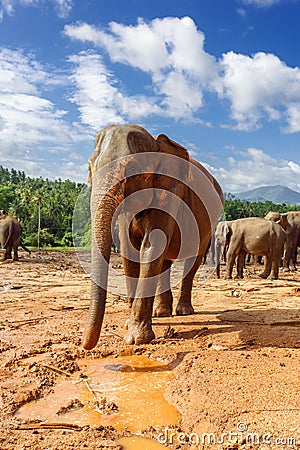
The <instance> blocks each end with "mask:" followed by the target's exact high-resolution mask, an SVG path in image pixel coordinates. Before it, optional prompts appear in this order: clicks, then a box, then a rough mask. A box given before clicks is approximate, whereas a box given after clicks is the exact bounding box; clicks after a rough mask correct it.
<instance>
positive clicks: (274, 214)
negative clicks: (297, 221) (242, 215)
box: [265, 211, 281, 222]
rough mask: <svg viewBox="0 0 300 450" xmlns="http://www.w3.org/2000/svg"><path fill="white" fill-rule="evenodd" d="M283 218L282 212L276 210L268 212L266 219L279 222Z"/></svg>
mask: <svg viewBox="0 0 300 450" xmlns="http://www.w3.org/2000/svg"><path fill="white" fill-rule="evenodd" d="M280 218H281V214H280V213H279V212H276V211H269V212H268V214H267V215H266V216H265V219H266V220H273V222H278V221H279V220H280Z"/></svg>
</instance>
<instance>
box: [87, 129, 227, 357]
mask: <svg viewBox="0 0 300 450" xmlns="http://www.w3.org/2000/svg"><path fill="white" fill-rule="evenodd" d="M89 180H90V181H91V184H92V192H91V219H92V247H91V249H92V256H91V257H92V260H91V279H92V281H91V304H90V309H89V316H88V319H87V325H86V330H85V336H84V340H83V347H84V348H85V349H92V348H93V347H94V346H95V345H96V344H97V342H98V339H99V335H100V331H101V326H102V321H103V317H104V311H105V303H106V294H107V278H108V262H109V259H110V252H111V244H112V233H111V230H113V229H114V223H115V222H114V220H115V219H114V218H115V216H116V214H117V212H119V215H118V219H117V221H118V224H119V237H120V247H121V255H122V262H123V268H124V272H125V277H126V285H127V295H128V300H129V319H128V322H127V332H126V334H125V337H124V339H125V342H126V343H128V344H142V343H148V342H150V341H151V340H152V339H154V338H155V335H154V332H153V330H152V315H153V306H154V299H155V300H156V304H157V306H156V309H155V311H154V314H155V315H156V316H169V315H171V314H172V302H173V298H172V293H171V285H170V269H171V265H172V262H173V261H176V259H181V260H184V271H183V277H182V282H181V288H180V291H179V296H178V304H177V308H176V313H177V314H180V315H183V314H192V313H193V307H192V304H191V290H192V283H193V277H194V275H195V273H196V271H197V269H198V267H199V265H200V263H201V261H202V259H203V256H204V253H205V251H206V249H207V246H208V243H209V241H210V238H211V235H212V232H213V229H214V227H215V224H216V223H217V220H218V217H219V215H220V213H221V212H222V207H223V195H222V191H221V188H220V186H219V184H218V183H217V181H216V180H215V179H214V178H213V177H212V176H211V175H210V174H209V173H208V171H207V170H206V169H205V168H204V167H202V166H201V164H199V163H198V162H196V161H195V160H193V159H191V158H190V157H189V154H188V152H187V150H186V149H185V148H184V147H182V146H181V145H179V144H177V143H176V142H174V141H172V140H171V139H169V138H168V137H167V136H165V135H163V134H161V135H159V136H157V137H153V136H152V135H151V134H149V133H148V132H147V131H146V130H145V129H144V128H142V127H140V126H138V125H123V126H117V125H112V126H108V127H106V128H104V129H103V130H102V131H101V132H100V133H99V134H98V135H97V137H96V142H95V150H94V152H93V154H92V156H91V158H90V159H89ZM195 181H196V182H197V183H195ZM189 185H190V186H192V185H197V187H196V188H195V190H196V191H197V188H198V187H200V191H201V192H200V195H199V192H195V191H193V190H192V189H189V187H188V186H189ZM181 224H183V225H184V226H182V227H180V225H181ZM181 232H183V233H185V234H187V235H188V237H189V238H190V239H189V238H188V239H187V240H186V242H184V245H182V240H181V237H182V236H181ZM197 233H198V234H197ZM197 236H198V237H199V239H198V238H197ZM183 241H184V239H183Z"/></svg>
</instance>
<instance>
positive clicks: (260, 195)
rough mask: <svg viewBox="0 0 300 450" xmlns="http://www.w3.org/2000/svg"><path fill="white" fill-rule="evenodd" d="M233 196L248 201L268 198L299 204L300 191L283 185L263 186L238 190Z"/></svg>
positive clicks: (259, 200) (273, 200)
mask: <svg viewBox="0 0 300 450" xmlns="http://www.w3.org/2000/svg"><path fill="white" fill-rule="evenodd" d="M235 197H237V198H239V199H241V200H248V201H249V202H264V201H266V200H269V201H271V202H273V203H285V204H287V205H288V204H290V205H297V204H300V193H299V192H296V191H293V190H292V189H289V188H287V187H285V186H281V185H277V186H263V187H260V188H257V189H252V190H251V191H246V192H240V193H238V194H235Z"/></svg>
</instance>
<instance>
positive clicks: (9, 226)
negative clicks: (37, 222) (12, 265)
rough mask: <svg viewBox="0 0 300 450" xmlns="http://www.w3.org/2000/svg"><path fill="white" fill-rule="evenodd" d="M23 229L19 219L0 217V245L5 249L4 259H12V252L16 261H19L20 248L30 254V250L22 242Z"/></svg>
mask: <svg viewBox="0 0 300 450" xmlns="http://www.w3.org/2000/svg"><path fill="white" fill-rule="evenodd" d="M21 234H22V227H21V224H20V222H19V221H18V219H17V217H15V216H5V215H2V216H1V217H0V244H1V246H2V248H4V249H5V253H4V259H5V260H6V259H11V258H12V250H13V251H14V257H13V260H14V261H18V260H19V256H18V247H19V246H21V247H22V248H23V249H24V250H26V251H27V252H28V253H29V254H30V250H29V249H28V248H27V247H25V245H24V244H23V243H22V241H21Z"/></svg>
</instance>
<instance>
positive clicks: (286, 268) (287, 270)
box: [282, 267, 291, 272]
mask: <svg viewBox="0 0 300 450" xmlns="http://www.w3.org/2000/svg"><path fill="white" fill-rule="evenodd" d="M282 271H283V272H290V271H291V269H290V268H289V267H284V268H283V269H282Z"/></svg>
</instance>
